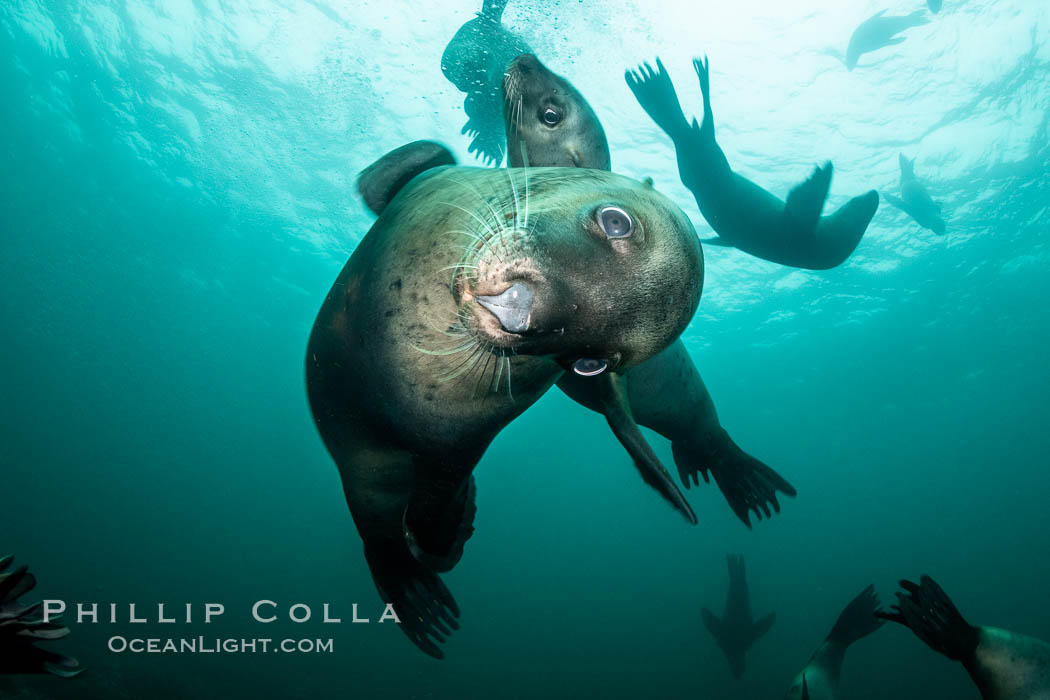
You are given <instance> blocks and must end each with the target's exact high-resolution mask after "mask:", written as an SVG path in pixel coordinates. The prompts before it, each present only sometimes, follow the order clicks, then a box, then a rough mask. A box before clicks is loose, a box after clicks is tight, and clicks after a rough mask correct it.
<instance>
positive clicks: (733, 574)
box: [701, 554, 777, 678]
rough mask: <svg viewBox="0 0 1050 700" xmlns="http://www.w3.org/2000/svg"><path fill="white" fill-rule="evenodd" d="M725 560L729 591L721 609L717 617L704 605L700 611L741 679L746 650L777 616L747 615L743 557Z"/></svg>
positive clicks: (771, 614) (733, 669)
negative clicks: (753, 617) (756, 616)
mask: <svg viewBox="0 0 1050 700" xmlns="http://www.w3.org/2000/svg"><path fill="white" fill-rule="evenodd" d="M727 559H728V562H729V591H728V592H727V593H726V608H725V612H724V613H723V614H722V617H721V619H719V618H717V617H715V615H714V613H712V612H711V611H710V610H708V609H707V608H704V609H703V611H702V612H701V614H702V616H703V620H704V627H706V628H707V631H708V632H710V633H711V636H713V637H714V638H715V641H717V642H718V646H719V648H721V649H722V653H723V654H725V655H726V659H728V660H729V668H730V670H732V672H733V676H734V677H735V678H741V677H742V676H743V675H744V671H745V670H746V667H747V650H748V649H750V648H751V645H752V644H754V643H755V642H756V641H758V639H759V638H760V637H762V636H763V635H765V633H766V632H768V631H769V628H770V627H772V626H773V622H774V621H775V620H776V619H777V615H776V613H769V614H768V615H766V616H764V617H763V618H762V619H760V620H759V621H758V622H755V621H754V620H753V619H752V618H751V593H750V592H749V591H748V588H747V575H746V573H745V571H744V557H743V555H741V556H733V555H732V554H730V555H729V556H728V557H727Z"/></svg>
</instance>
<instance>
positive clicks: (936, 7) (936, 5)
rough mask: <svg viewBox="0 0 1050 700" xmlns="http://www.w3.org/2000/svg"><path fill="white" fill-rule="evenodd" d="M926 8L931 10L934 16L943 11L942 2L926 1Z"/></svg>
mask: <svg viewBox="0 0 1050 700" xmlns="http://www.w3.org/2000/svg"><path fill="white" fill-rule="evenodd" d="M926 7H928V8H930V12H932V13H933V14H937V13H938V12H940V11H941V0H926Z"/></svg>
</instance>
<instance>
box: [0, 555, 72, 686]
mask: <svg viewBox="0 0 1050 700" xmlns="http://www.w3.org/2000/svg"><path fill="white" fill-rule="evenodd" d="M13 561H14V557H12V556H6V557H3V558H0V674H7V673H51V674H53V675H56V676H64V677H67V678H68V677H71V676H75V675H77V674H78V673H80V672H81V671H82V670H83V669H82V668H80V664H79V663H77V661H76V659H73V658H71V657H68V656H62V655H61V654H56V653H54V652H52V651H48V650H47V649H41V648H40V647H38V646H37V645H36V644H35V642H45V641H50V640H54V639H62V638H63V637H65V636H67V635H68V634H69V628H68V627H66V626H65V625H62V624H61V623H59V622H58V618H52V619H51V620H49V621H48V622H44V620H43V618H42V617H40V616H39V610H40V607H41V605H42V603H39V602H37V603H32V604H21V603H19V602H18V598H19V597H21V596H22V595H25V594H26V593H28V592H29V591H31V590H33V588H34V587H35V586H36V577H34V576H33V574H31V573H29V571H28V570H27V568H26V567H25V566H20V567H18V568H17V569H14V570H11V571H8V572H7V573H2V572H5V571H7V570H8V568H9V567H10V566H11V564H12V562H13Z"/></svg>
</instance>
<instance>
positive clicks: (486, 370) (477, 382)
mask: <svg viewBox="0 0 1050 700" xmlns="http://www.w3.org/2000/svg"><path fill="white" fill-rule="evenodd" d="M487 350H488V348H486V352H485V364H484V365H482V366H481V372H480V373H478V378H477V379H475V380H474V388H473V389H472V390H471V392H470V396H471V398H473V397H475V396H477V393H478V387H479V386H481V380H482V379H483V378H484V377H485V375H486V374H488V373H489V362H491V361H492V357H493V355H492V353H491V352H487ZM485 393H486V394H487V393H488V389H487V388H486V390H485Z"/></svg>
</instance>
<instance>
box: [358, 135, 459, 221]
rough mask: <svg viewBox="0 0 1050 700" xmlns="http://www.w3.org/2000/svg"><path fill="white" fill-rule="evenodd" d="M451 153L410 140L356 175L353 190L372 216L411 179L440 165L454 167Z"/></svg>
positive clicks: (440, 147)
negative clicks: (355, 183)
mask: <svg viewBox="0 0 1050 700" xmlns="http://www.w3.org/2000/svg"><path fill="white" fill-rule="evenodd" d="M455 164H456V159H455V157H454V156H453V155H452V152H451V151H449V150H448V149H447V148H445V147H444V146H442V145H441V144H440V143H435V142H434V141H413V142H412V143H409V144H405V145H404V146H401V147H400V148H395V149H394V150H392V151H390V152H389V153H387V154H386V155H385V156H383V157H382V158H380V159H379V160H377V161H376V162H375V163H372V164H371V165H369V166H368V167H367V168H365V169H364V170H362V171H361V174H360V175H358V176H357V191H358V192H360V193H361V197H363V198H364V200H365V205H367V206H368V208H369V209H371V210H372V213H374V214H375V215H376V216H378V215H379V214H382V213H383V210H384V209H386V205H387V204H389V203H390V200H392V199H393V198H394V197H395V196H396V195H397V193H398V192H400V191H401V190H402V189H403V188H404V186H405V185H407V184H408V183H409V182H410V181H411V180H412V178H414V177H415V176H416V175H419V174H420V173H422V172H425V171H427V170H430V169H431V168H437V167H440V166H442V165H455Z"/></svg>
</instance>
